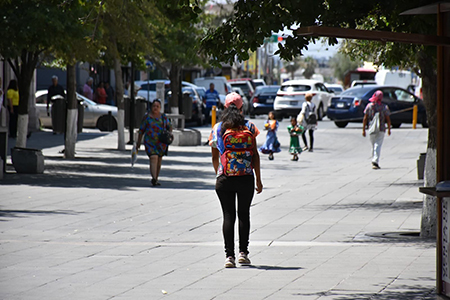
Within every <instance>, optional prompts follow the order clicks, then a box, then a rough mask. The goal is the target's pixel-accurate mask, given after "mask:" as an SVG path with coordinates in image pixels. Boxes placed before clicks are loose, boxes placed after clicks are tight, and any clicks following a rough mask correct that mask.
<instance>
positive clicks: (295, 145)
mask: <svg viewBox="0 0 450 300" xmlns="http://www.w3.org/2000/svg"><path fill="white" fill-rule="evenodd" d="M287 130H288V132H289V135H290V136H291V141H290V143H289V153H290V154H292V155H293V156H292V159H291V160H293V161H298V155H299V154H300V153H302V147H300V141H299V140H298V136H299V135H301V134H302V133H303V127H302V126H298V125H297V119H296V118H294V117H292V118H291V125H289V126H288V127H287Z"/></svg>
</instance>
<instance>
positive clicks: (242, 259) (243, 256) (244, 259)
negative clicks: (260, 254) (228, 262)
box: [238, 252, 252, 265]
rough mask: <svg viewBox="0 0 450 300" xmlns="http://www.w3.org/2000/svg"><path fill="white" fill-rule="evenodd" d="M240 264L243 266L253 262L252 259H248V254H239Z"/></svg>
mask: <svg viewBox="0 0 450 300" xmlns="http://www.w3.org/2000/svg"><path fill="white" fill-rule="evenodd" d="M238 262H239V263H240V264H241V265H249V264H251V263H252V262H251V261H250V259H249V258H248V256H247V254H246V253H244V252H241V253H239V258H238Z"/></svg>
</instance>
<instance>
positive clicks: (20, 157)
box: [11, 148, 44, 174]
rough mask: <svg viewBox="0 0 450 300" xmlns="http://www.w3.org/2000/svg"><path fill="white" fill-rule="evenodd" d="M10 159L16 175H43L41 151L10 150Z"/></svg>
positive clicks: (26, 149)
mask: <svg viewBox="0 0 450 300" xmlns="http://www.w3.org/2000/svg"><path fill="white" fill-rule="evenodd" d="M11 158H12V163H13V166H14V169H16V172H17V173H24V174H42V173H44V155H43V154H42V151H41V150H38V149H28V148H12V149H11Z"/></svg>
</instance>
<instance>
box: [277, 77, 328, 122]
mask: <svg viewBox="0 0 450 300" xmlns="http://www.w3.org/2000/svg"><path fill="white" fill-rule="evenodd" d="M307 93H312V94H313V99H312V102H313V103H314V104H315V105H316V113H317V118H318V119H319V120H322V118H323V117H324V116H325V115H326V109H327V107H328V103H329V101H330V99H331V97H332V96H333V94H332V92H330V91H329V90H328V89H327V88H326V87H325V85H324V84H323V83H322V82H320V81H317V80H310V79H301V80H289V81H286V82H283V84H282V85H281V88H280V90H279V91H278V93H277V97H276V98H275V102H274V105H273V106H274V109H275V113H276V117H277V118H278V119H282V118H283V117H290V116H297V115H298V114H299V113H300V111H301V109H302V104H303V102H305V95H306V94H307Z"/></svg>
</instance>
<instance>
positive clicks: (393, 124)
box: [391, 122, 402, 128]
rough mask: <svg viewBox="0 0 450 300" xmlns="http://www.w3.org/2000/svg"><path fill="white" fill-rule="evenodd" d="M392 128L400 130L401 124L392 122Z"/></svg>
mask: <svg viewBox="0 0 450 300" xmlns="http://www.w3.org/2000/svg"><path fill="white" fill-rule="evenodd" d="M391 124H392V128H400V126H402V123H401V122H392V123H391Z"/></svg>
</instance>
